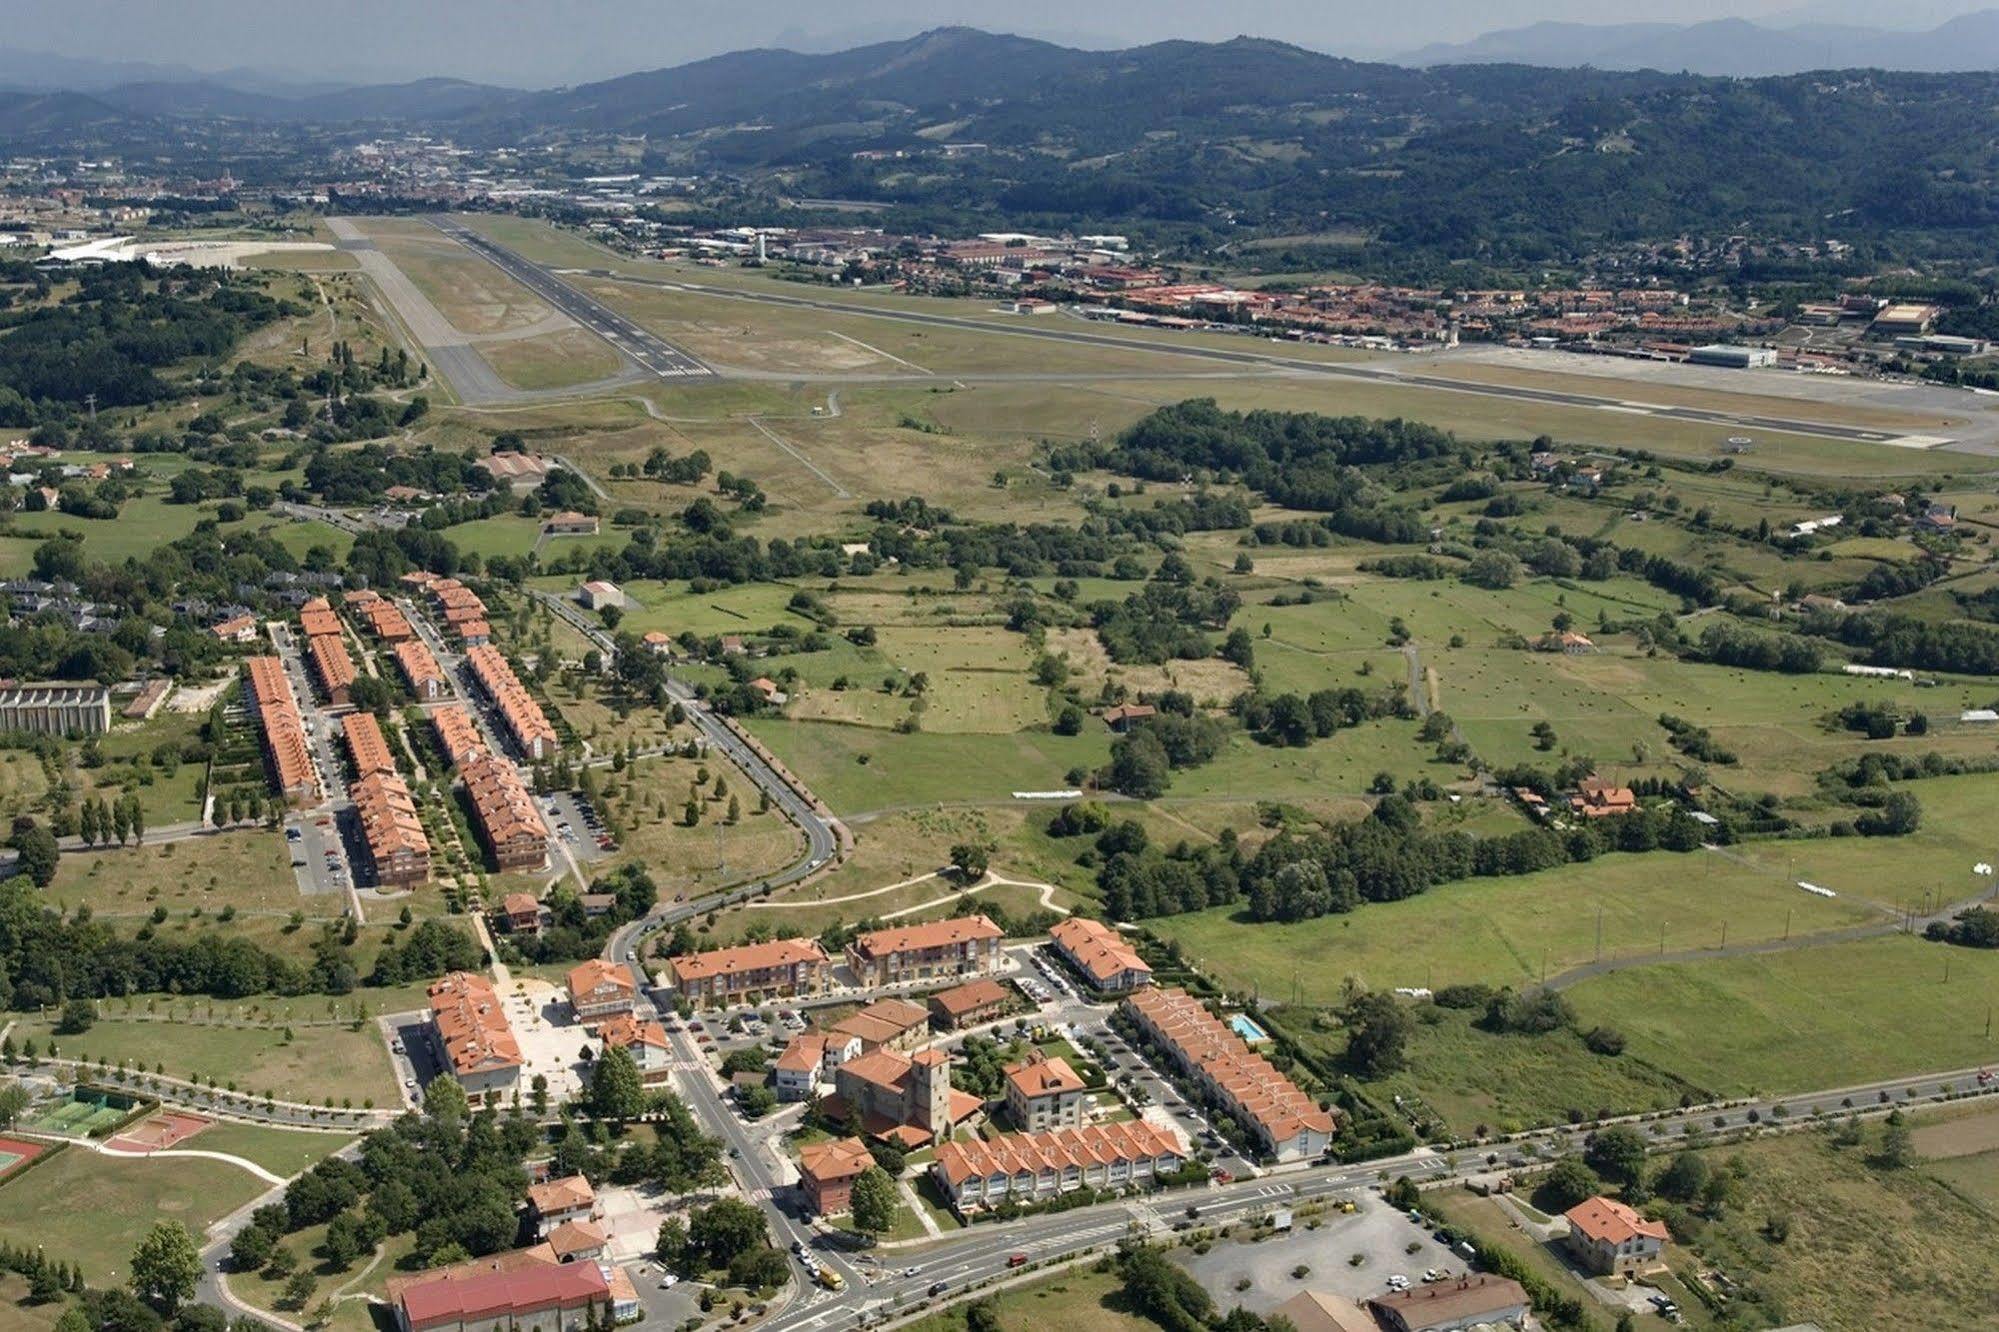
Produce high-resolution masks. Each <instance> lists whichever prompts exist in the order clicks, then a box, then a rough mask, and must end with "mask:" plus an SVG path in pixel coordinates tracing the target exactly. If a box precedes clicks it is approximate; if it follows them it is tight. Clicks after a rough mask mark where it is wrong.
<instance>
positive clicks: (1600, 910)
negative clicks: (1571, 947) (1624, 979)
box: [1596, 903, 1603, 962]
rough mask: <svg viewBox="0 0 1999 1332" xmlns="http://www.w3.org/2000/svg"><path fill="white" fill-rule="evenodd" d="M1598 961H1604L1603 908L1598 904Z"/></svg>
mask: <svg viewBox="0 0 1999 1332" xmlns="http://www.w3.org/2000/svg"><path fill="white" fill-rule="evenodd" d="M1596 960H1597V961H1599V962H1601V961H1603V906H1602V904H1601V903H1599V904H1598V906H1597V909H1596Z"/></svg>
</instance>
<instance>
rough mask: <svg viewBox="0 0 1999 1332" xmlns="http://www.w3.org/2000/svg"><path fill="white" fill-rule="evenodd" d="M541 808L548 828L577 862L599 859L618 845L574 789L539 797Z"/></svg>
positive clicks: (583, 862) (595, 813)
mask: <svg viewBox="0 0 1999 1332" xmlns="http://www.w3.org/2000/svg"><path fill="white" fill-rule="evenodd" d="M541 809H542V813H543V815H544V816H546V818H547V820H548V830H549V831H550V832H551V833H553V834H554V835H555V836H556V837H557V838H559V839H561V842H562V845H563V847H564V849H565V850H567V851H568V852H569V854H570V855H571V856H573V857H574V858H575V859H576V861H577V862H578V863H579V864H584V865H588V864H590V863H591V862H593V861H598V860H602V859H603V858H604V857H605V856H608V855H610V854H611V852H612V851H614V850H615V849H616V848H617V843H615V842H613V841H611V839H610V835H609V834H608V833H606V832H605V831H604V824H603V821H602V820H601V819H599V818H598V817H597V811H596V810H594V809H592V808H591V807H590V802H589V801H587V800H585V799H584V798H583V797H582V796H581V795H580V794H579V793H577V792H575V791H556V792H554V793H552V794H550V795H545V796H543V797H541Z"/></svg>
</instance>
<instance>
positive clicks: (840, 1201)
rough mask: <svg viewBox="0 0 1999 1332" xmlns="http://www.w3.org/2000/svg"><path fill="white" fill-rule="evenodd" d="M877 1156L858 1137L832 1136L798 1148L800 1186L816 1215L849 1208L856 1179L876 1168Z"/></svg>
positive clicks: (831, 1213) (827, 1214)
mask: <svg viewBox="0 0 1999 1332" xmlns="http://www.w3.org/2000/svg"><path fill="white" fill-rule="evenodd" d="M874 1163H875V1158H874V1155H873V1154H872V1153H870V1152H869V1151H868V1145H867V1144H866V1143H864V1142H862V1141H861V1140H860V1139H859V1138H832V1139H829V1140H828V1141H826V1142H815V1143H809V1144H807V1145H806V1146H804V1147H801V1148H799V1149H798V1187H799V1189H800V1190H802V1191H803V1192H804V1194H805V1201H806V1203H807V1205H808V1206H809V1207H810V1208H811V1209H812V1215H814V1216H833V1215H836V1214H837V1213H840V1212H844V1211H846V1210H847V1208H848V1206H849V1205H850V1203H851V1201H852V1199H853V1193H854V1181H855V1180H857V1179H859V1178H860V1177H861V1176H862V1175H865V1174H867V1173H868V1171H869V1170H870V1169H872V1168H873V1167H874Z"/></svg>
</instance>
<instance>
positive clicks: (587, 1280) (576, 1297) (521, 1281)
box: [395, 1262, 611, 1332]
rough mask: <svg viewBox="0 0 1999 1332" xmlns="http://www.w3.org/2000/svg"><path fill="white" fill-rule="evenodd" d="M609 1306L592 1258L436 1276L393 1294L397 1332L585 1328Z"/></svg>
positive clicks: (571, 1331)
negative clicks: (400, 1330)
mask: <svg viewBox="0 0 1999 1332" xmlns="http://www.w3.org/2000/svg"><path fill="white" fill-rule="evenodd" d="M610 1304H611V1289H610V1282H609V1281H608V1280H607V1279H606V1278H605V1276H604V1273H603V1269H601V1268H600V1267H599V1266H598V1265H597V1264H596V1263H594V1262H579V1263H551V1264H550V1265H548V1266H545V1267H543V1266H536V1267H530V1268H523V1269H520V1270H517V1271H502V1272H486V1273H481V1274H478V1275H474V1276H465V1277H451V1276H436V1277H433V1278H432V1279H430V1280H428V1281H418V1282H414V1283H412V1284H410V1285H408V1286H405V1287H403V1288H402V1289H401V1290H400V1292H399V1293H398V1294H397V1295H396V1296H395V1308H396V1321H397V1323H398V1324H399V1325H400V1327H401V1329H402V1332H496V1329H497V1332H527V1330H528V1329H536V1330H537V1332H585V1329H587V1328H589V1327H591V1326H592V1325H593V1324H594V1323H596V1322H598V1321H599V1320H601V1319H603V1318H605V1317H607V1316H608V1311H609V1306H610Z"/></svg>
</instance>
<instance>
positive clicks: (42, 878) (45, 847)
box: [7, 819, 62, 888]
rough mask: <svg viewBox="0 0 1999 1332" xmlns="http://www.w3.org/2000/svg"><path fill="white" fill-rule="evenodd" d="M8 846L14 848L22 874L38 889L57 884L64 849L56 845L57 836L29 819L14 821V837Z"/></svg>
mask: <svg viewBox="0 0 1999 1332" xmlns="http://www.w3.org/2000/svg"><path fill="white" fill-rule="evenodd" d="M7 845H9V846H11V847H13V848H14V851H15V853H16V855H17V856H18V860H17V861H16V863H17V864H18V865H19V866H20V870H21V873H23V874H25V875H27V876H28V881H29V882H30V883H32V884H34V885H35V887H37V888H46V887H48V886H49V885H50V884H51V883H54V882H55V877H56V866H57V864H58V863H60V862H61V860H62V848H60V847H58V846H57V845H56V839H55V834H54V833H52V832H50V831H49V830H48V829H47V828H44V827H42V826H41V825H40V824H38V823H35V822H33V821H32V820H28V819H16V820H15V821H14V835H13V837H12V838H10V839H9V840H8V843H7Z"/></svg>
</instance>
